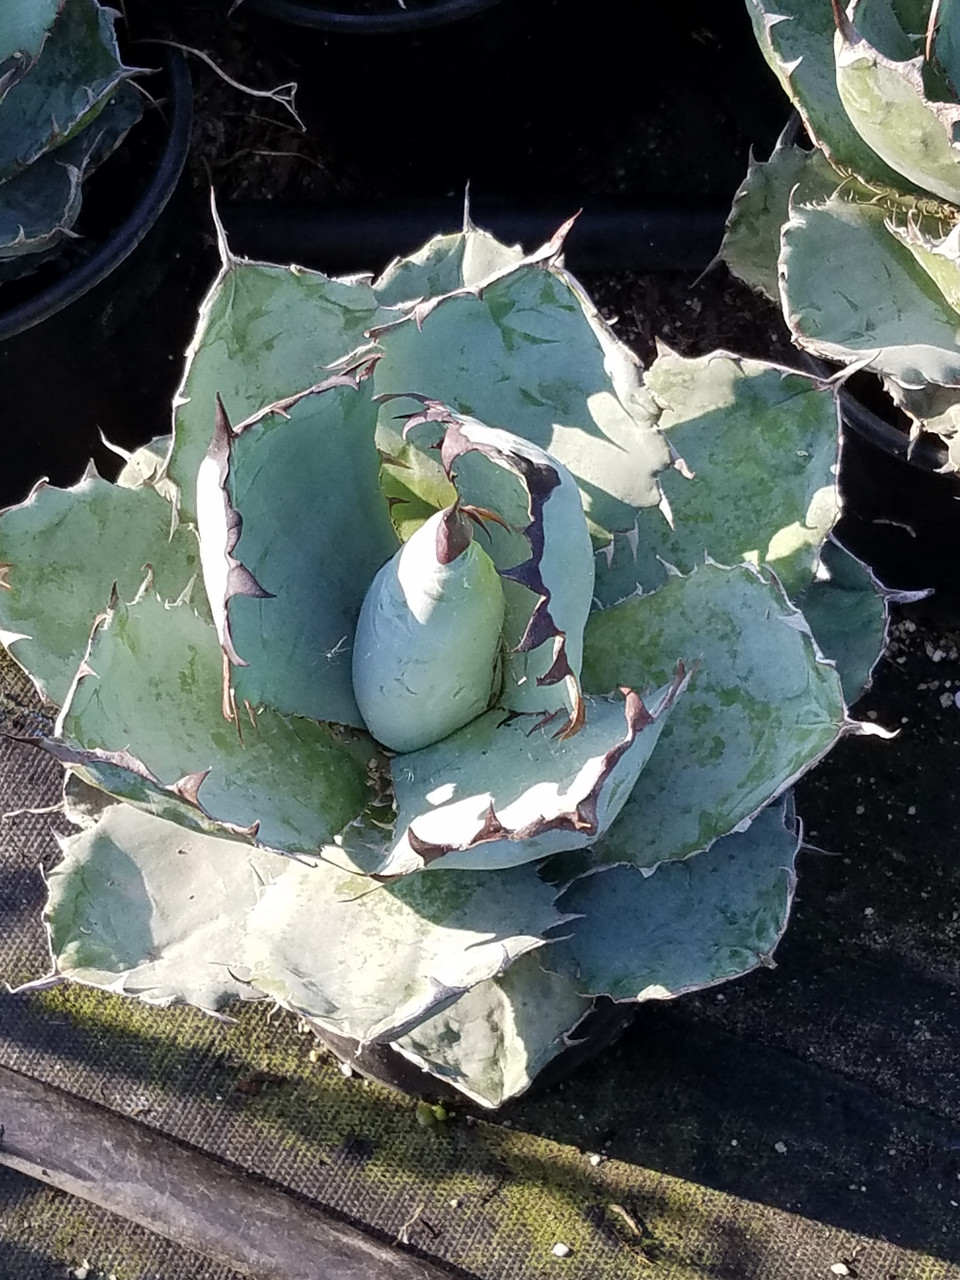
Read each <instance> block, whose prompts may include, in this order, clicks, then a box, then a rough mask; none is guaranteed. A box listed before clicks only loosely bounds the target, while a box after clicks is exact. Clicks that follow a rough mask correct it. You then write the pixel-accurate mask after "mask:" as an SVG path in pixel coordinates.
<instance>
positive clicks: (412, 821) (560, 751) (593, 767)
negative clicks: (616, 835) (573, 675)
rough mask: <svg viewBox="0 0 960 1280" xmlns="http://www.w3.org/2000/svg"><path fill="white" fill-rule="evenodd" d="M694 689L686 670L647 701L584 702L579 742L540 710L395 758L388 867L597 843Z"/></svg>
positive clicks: (484, 862)
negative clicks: (667, 722) (685, 693)
mask: <svg viewBox="0 0 960 1280" xmlns="http://www.w3.org/2000/svg"><path fill="white" fill-rule="evenodd" d="M684 685H685V676H684V673H683V669H682V668H680V670H678V672H677V673H676V675H675V676H674V678H673V680H672V681H671V682H670V683H669V684H667V685H666V686H665V687H663V688H661V689H658V690H657V692H656V693H654V694H652V695H650V697H649V698H647V699H646V700H644V699H642V698H640V697H639V696H638V695H637V694H635V693H632V692H629V691H627V693H626V696H625V698H624V699H623V700H622V701H621V700H619V699H604V698H588V699H586V700H585V704H586V705H585V712H586V715H585V722H584V726H583V727H582V728H581V729H580V731H579V732H578V733H577V734H575V735H574V736H572V737H567V738H563V737H558V736H557V735H556V734H555V733H553V732H551V730H552V728H553V726H552V724H548V725H547V726H542V725H541V724H540V723H539V722H538V720H537V718H536V717H533V716H509V715H506V714H505V713H504V712H502V711H490V712H488V713H487V714H486V715H485V716H481V717H479V719H477V720H474V721H473V723H472V724H469V725H467V727H466V728H465V729H460V730H458V732H457V733H454V734H451V735H450V737H449V738H445V739H444V740H443V741H442V742H438V743H436V744H435V745H434V746H432V747H426V748H424V750H423V751H414V752H410V753H408V754H407V755H403V756H398V757H397V758H396V759H395V760H393V761H392V765H391V768H392V774H393V783H394V789H395V792H396V798H397V821H396V833H397V840H396V843H395V844H394V845H393V848H392V849H391V850H390V853H389V856H388V857H387V859H386V861H385V862H384V863H383V865H382V866H381V867H380V869H379V873H380V874H381V875H384V876H392V875H406V874H409V873H410V872H412V871H416V870H418V869H419V868H421V867H428V868H436V869H438V870H441V871H443V872H444V873H445V872H446V871H447V870H448V869H449V868H450V867H463V868H483V869H486V870H490V869H492V868H498V867H510V866H515V865H517V864H519V863H522V862H530V861H532V860H533V859H536V858H543V857H545V856H546V855H547V854H551V853H558V852H559V851H560V850H563V849H581V848H583V846H584V845H589V844H592V843H593V842H594V841H595V840H596V839H597V838H598V836H600V835H601V834H602V833H603V832H604V831H605V830H606V829H607V828H608V827H609V826H610V824H611V823H612V822H613V820H614V819H615V818H616V816H617V814H618V813H619V812H620V810H621V808H622V807H623V805H624V803H625V802H626V800H627V797H628V796H629V794H630V791H631V788H632V787H633V785H634V783H635V782H636V780H637V777H638V775H639V774H640V771H641V769H643V767H644V765H645V764H646V762H647V760H648V759H649V758H650V754H651V752H652V751H653V749H654V747H655V746H656V744H657V740H658V738H659V737H660V731H661V729H662V727H663V722H664V718H665V716H666V713H667V712H668V711H669V710H670V708H671V707H672V706H673V703H674V700H675V699H676V697H677V695H678V694H679V693H680V692H681V691H682V689H683V687H684Z"/></svg>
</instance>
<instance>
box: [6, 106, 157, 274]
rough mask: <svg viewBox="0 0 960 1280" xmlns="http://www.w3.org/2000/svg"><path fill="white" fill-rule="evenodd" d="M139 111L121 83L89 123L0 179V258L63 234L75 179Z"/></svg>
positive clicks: (28, 251)
mask: <svg viewBox="0 0 960 1280" xmlns="http://www.w3.org/2000/svg"><path fill="white" fill-rule="evenodd" d="M141 114H142V109H141V106H140V97H139V95H138V94H137V92H136V90H135V89H133V88H132V87H131V86H130V85H128V84H122V85H120V87H119V89H118V90H117V92H116V93H115V94H114V95H113V97H112V98H111V99H110V101H109V102H108V103H107V105H106V106H105V107H104V109H103V110H102V111H101V112H100V115H99V116H98V117H97V119H96V120H95V121H94V123H93V124H91V125H90V126H89V128H86V129H84V130H83V131H82V132H81V133H79V134H78V135H77V136H76V137H75V138H72V139H71V140H70V142H67V143H64V145H63V146H62V147H58V148H57V150H56V151H53V152H48V153H47V154H46V155H43V156H41V157H40V158H39V159H37V160H35V161H34V163H33V164H31V165H30V166H29V168H27V169H25V170H24V171H23V172H22V173H19V174H17V175H16V176H15V177H13V178H9V179H8V180H7V181H6V182H4V183H2V184H0V260H2V259H5V258H11V257H18V256H23V255H33V254H36V253H42V252H44V251H45V250H46V249H49V248H52V247H53V246H55V245H57V244H59V243H60V242H61V240H63V238H64V237H65V236H66V235H68V234H69V231H70V229H71V228H72V226H73V224H74V223H75V222H76V220H77V216H78V215H79V213H80V203H81V183H82V182H83V180H84V179H85V178H86V177H87V175H88V174H89V173H90V171H91V170H92V169H93V168H95V167H96V165H98V164H99V163H100V162H101V161H102V160H104V159H106V157H107V156H108V155H110V154H111V153H112V152H113V150H114V148H115V147H116V146H117V145H119V143H120V141H121V140H122V139H123V138H124V136H125V135H126V133H127V132H128V130H129V129H131V128H132V127H133V125H134V124H136V122H137V121H138V120H139V119H140V116H141ZM28 265H30V266H32V264H25V267H26V266H28Z"/></svg>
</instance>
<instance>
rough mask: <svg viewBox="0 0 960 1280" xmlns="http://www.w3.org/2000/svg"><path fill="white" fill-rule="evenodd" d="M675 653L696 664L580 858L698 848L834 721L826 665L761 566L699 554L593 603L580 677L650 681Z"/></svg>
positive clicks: (839, 712) (602, 684)
mask: <svg viewBox="0 0 960 1280" xmlns="http://www.w3.org/2000/svg"><path fill="white" fill-rule="evenodd" d="M691 643H693V645H694V648H693V649H692V650H691ZM678 653H683V655H684V660H685V661H690V662H698V666H697V667H696V669H695V670H694V671H693V674H692V677H691V680H690V685H689V687H688V689H687V691H686V693H685V695H684V697H683V698H682V699H680V700H679V702H678V705H677V707H676V709H675V710H674V712H673V714H672V716H671V717H670V720H669V722H668V723H667V725H666V727H665V729H664V731H663V733H662V735H661V737H660V742H659V744H658V746H657V750H656V751H655V752H654V754H653V756H652V757H651V760H650V762H649V764H648V765H647V767H646V768H645V769H644V771H643V773H641V775H640V777H639V779H638V781H637V784H636V786H635V787H634V789H633V791H632V792H631V795H630V798H629V800H628V801H627V803H626V804H625V805H624V808H623V811H622V812H621V814H620V817H619V818H618V819H617V821H616V822H615V823H614V824H613V826H612V827H611V828H610V830H609V831H608V832H607V834H606V835H605V836H602V837H601V838H600V839H599V840H598V841H597V843H596V844H595V845H594V846H593V849H592V850H591V856H592V858H593V860H594V861H599V862H603V863H609V862H629V863H633V864H634V865H636V866H638V867H646V868H649V867H654V866H656V865H657V864H658V863H659V862H662V861H663V860H664V859H669V858H685V857H687V855H688V854H691V853H695V852H696V851H697V850H698V849H703V848H706V847H707V846H708V845H709V844H710V843H711V842H712V841H714V840H716V839H717V838H718V837H720V836H722V835H726V834H727V833H728V832H730V831H732V830H733V828H734V827H736V826H738V824H740V823H741V822H743V821H744V820H745V819H747V818H750V817H752V816H753V815H754V814H755V813H757V812H758V811H759V810H760V809H762V808H763V807H764V805H766V804H768V803H769V802H770V800H771V799H772V798H773V797H774V796H776V795H778V794H779V793H780V792H782V791H783V790H784V789H785V788H786V787H788V786H789V785H790V784H791V783H792V782H793V781H794V779H795V778H796V777H798V776H799V775H800V774H801V773H802V772H803V771H804V770H805V769H807V768H809V766H810V765H812V764H814V763H815V762H816V761H817V760H818V759H819V758H820V757H821V756H822V755H824V754H825V753H826V752H827V751H828V750H829V749H830V747H832V746H833V744H834V743H835V742H836V741H837V739H838V738H839V737H840V735H841V734H842V733H843V732H844V731H845V729H846V727H847V721H846V715H845V709H844V705H843V699H842V697H841V693H840V681H839V678H838V676H837V672H836V670H835V669H834V668H833V666H832V665H830V664H828V663H826V662H824V661H823V660H822V658H821V657H820V656H819V655H818V654H817V652H816V649H815V647H814V645H813V642H812V640H811V637H810V634H809V632H808V630H807V627H806V623H805V622H804V620H803V617H802V615H801V614H799V613H798V612H797V611H796V610H795V609H794V607H793V606H792V605H791V604H790V602H789V601H788V600H787V598H786V596H785V595H784V593H783V590H782V588H781V587H780V585H779V583H778V582H777V580H776V579H775V578H774V577H773V575H772V574H771V573H770V571H769V570H763V569H761V570H759V571H758V570H755V569H753V568H752V567H751V566H749V565H741V566H737V567H735V568H724V567H722V566H720V565H716V564H712V563H709V562H708V563H707V564H704V565H701V566H700V567H699V568H697V569H695V570H694V572H693V573H691V574H690V575H689V576H687V577H680V576H676V577H671V578H670V579H668V581H667V582H666V583H665V584H664V586H662V587H660V588H659V590H657V591H654V592H652V593H651V594H650V595H646V596H634V597H631V598H630V599H628V600H624V601H622V602H621V603H620V604H616V605H613V606H612V607H611V608H609V609H603V610H600V611H599V612H597V613H594V614H593V615H592V616H591V618H590V622H589V623H588V625H587V631H586V635H585V637H584V657H583V682H584V688H585V689H587V690H590V691H600V690H603V689H609V688H610V686H611V685H612V684H614V683H615V682H617V681H623V682H624V683H627V684H635V685H636V684H642V683H643V682H644V681H651V682H653V681H661V680H663V679H665V678H667V677H668V676H669V673H670V671H671V670H672V667H673V664H674V663H675V662H676V658H677V654H678Z"/></svg>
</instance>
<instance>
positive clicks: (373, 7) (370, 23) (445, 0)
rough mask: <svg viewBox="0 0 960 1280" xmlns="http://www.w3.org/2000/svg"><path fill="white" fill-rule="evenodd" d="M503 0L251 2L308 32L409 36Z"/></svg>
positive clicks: (249, 2)
mask: <svg viewBox="0 0 960 1280" xmlns="http://www.w3.org/2000/svg"><path fill="white" fill-rule="evenodd" d="M499 3H501V0H247V5H248V7H249V8H250V9H252V10H254V11H255V12H256V13H261V14H263V15H264V16H265V17H267V18H273V19H275V20H276V21H278V22H287V23H290V24H291V25H292V26H295V27H302V28H306V29H307V30H308V31H334V32H337V33H340V34H345V35H361V36H363V35H381V34H384V33H391V32H396V33H399V34H409V33H413V32H417V31H423V30H426V29H427V28H429V27H441V26H445V25H446V24H447V23H449V22H457V21H459V20H460V19H462V18H470V17H472V16H473V15H474V14H475V13H481V12H482V11H483V10H484V9H489V8H490V6H491V5H494V4H499Z"/></svg>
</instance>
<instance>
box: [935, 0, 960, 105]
mask: <svg viewBox="0 0 960 1280" xmlns="http://www.w3.org/2000/svg"><path fill="white" fill-rule="evenodd" d="M937 18H938V22H937V29H936V34H935V36H934V42H933V51H934V56H935V58H936V60H937V62H938V63H939V64H940V66H941V67H942V68H943V70H944V72H945V73H946V76H947V79H948V80H949V81H950V84H951V85H952V87H953V91H954V97H957V96H960V11H958V9H957V0H940V5H939V8H938V10H937Z"/></svg>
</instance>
